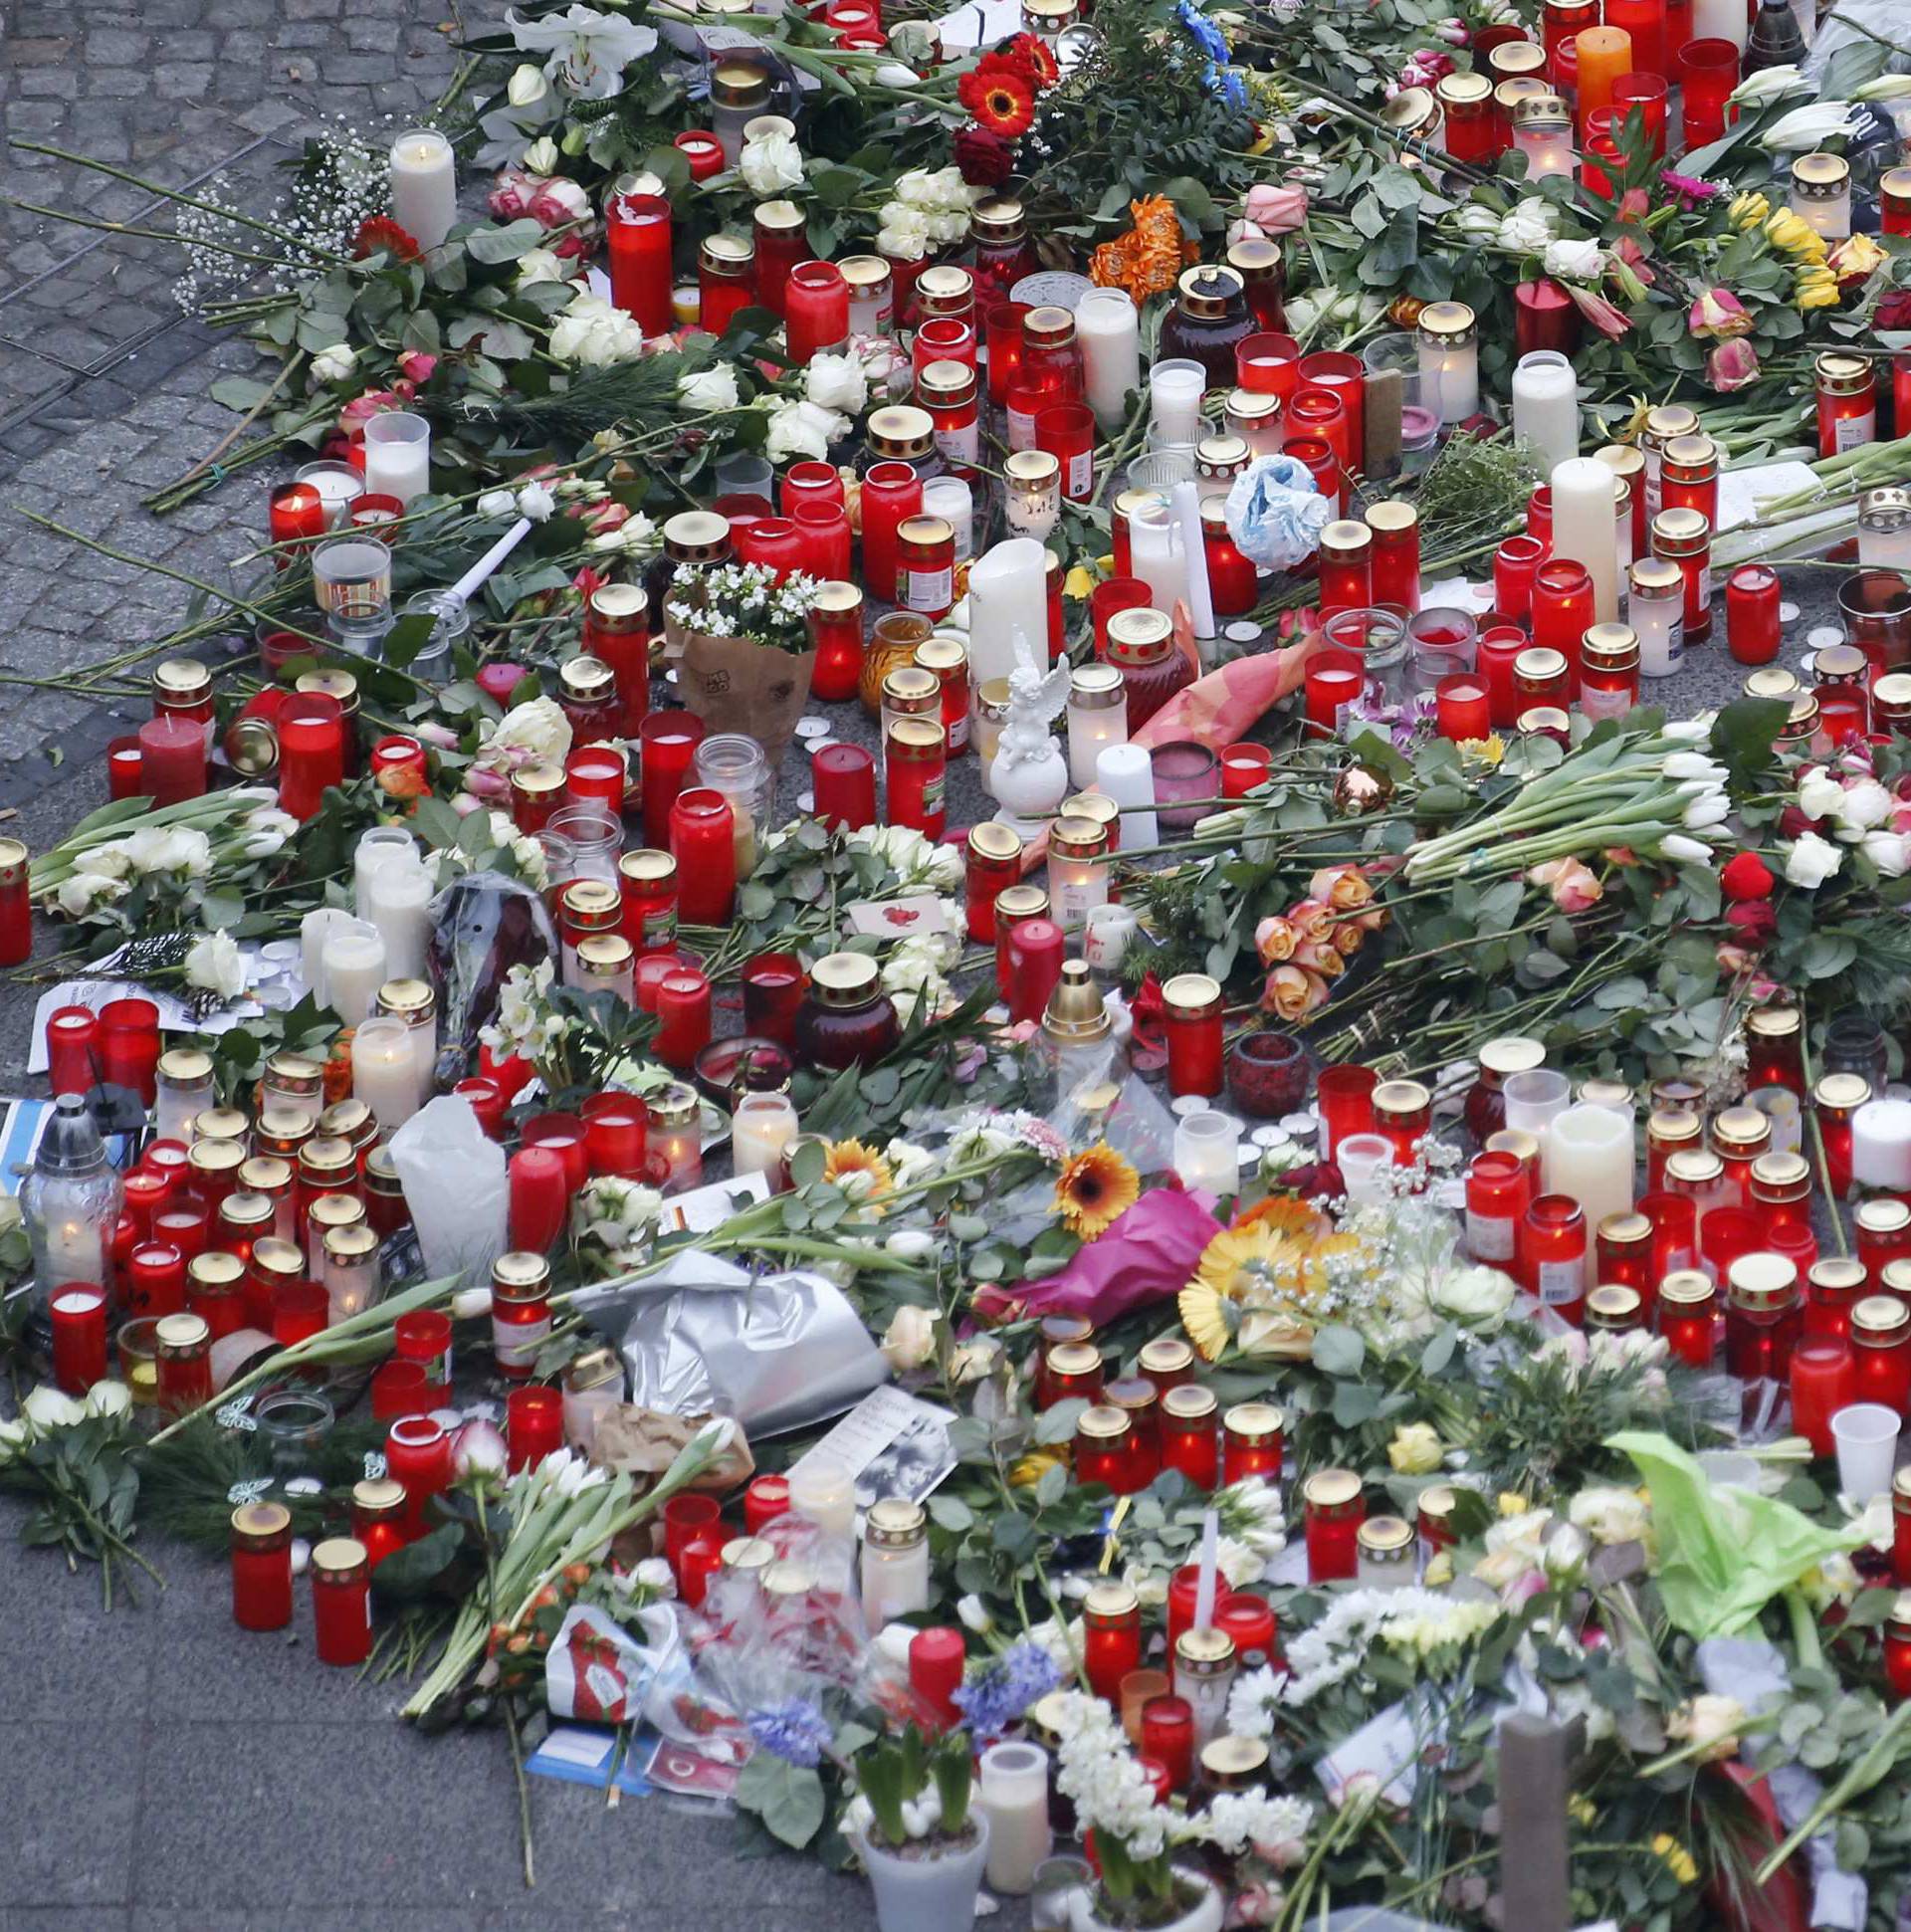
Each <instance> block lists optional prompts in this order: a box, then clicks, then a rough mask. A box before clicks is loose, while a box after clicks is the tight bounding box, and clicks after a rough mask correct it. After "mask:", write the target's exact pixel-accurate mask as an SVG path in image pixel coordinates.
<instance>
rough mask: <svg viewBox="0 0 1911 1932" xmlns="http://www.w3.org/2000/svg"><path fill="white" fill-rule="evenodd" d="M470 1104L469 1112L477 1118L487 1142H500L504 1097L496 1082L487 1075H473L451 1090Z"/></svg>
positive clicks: (502, 1131)
mask: <svg viewBox="0 0 1911 1932" xmlns="http://www.w3.org/2000/svg"><path fill="white" fill-rule="evenodd" d="M451 1091H452V1092H453V1093H454V1094H458V1095H460V1096H461V1097H462V1098H464V1099H465V1100H467V1101H469V1102H470V1103H471V1111H472V1112H473V1113H474V1114H476V1115H477V1116H478V1125H479V1127H480V1128H481V1129H482V1130H483V1132H484V1136H485V1139H486V1140H488V1141H496V1140H500V1139H502V1138H503V1136H504V1129H505V1096H504V1094H503V1093H502V1092H501V1091H500V1089H499V1086H498V1083H497V1081H495V1080H493V1079H491V1078H490V1077H489V1076H488V1075H486V1074H482V1073H475V1074H473V1075H472V1076H471V1078H470V1079H469V1080H461V1081H459V1083H458V1084H457V1086H455V1087H454V1088H452V1090H451Z"/></svg>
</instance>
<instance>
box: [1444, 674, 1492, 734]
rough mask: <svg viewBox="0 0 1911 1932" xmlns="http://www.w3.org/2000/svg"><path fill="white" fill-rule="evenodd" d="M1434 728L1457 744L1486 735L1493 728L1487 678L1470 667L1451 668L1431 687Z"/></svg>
mask: <svg viewBox="0 0 1911 1932" xmlns="http://www.w3.org/2000/svg"><path fill="white" fill-rule="evenodd" d="M1433 709H1434V719H1435V724H1436V729H1437V730H1438V732H1439V734H1440V736H1441V737H1442V738H1450V739H1452V740H1453V741H1454V742H1455V743H1456V744H1457V743H1463V742H1465V741H1466V740H1469V739H1480V738H1485V737H1486V735H1487V734H1488V732H1490V731H1491V730H1492V723H1491V718H1492V707H1491V705H1490V703H1489V701H1488V697H1487V687H1486V680H1485V679H1484V678H1482V677H1480V676H1478V675H1477V674H1476V673H1474V672H1472V671H1453V672H1449V673H1448V674H1447V676H1445V677H1443V678H1442V679H1440V681H1439V682H1438V683H1437V684H1436V685H1435V686H1434V687H1433Z"/></svg>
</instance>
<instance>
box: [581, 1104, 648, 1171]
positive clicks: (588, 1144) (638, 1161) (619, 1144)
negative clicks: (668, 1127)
mask: <svg viewBox="0 0 1911 1932" xmlns="http://www.w3.org/2000/svg"><path fill="white" fill-rule="evenodd" d="M582 1112H583V1117H584V1152H585V1153H586V1154H587V1155H588V1156H589V1159H590V1172H591V1173H592V1174H593V1175H615V1176H617V1177H618V1178H619V1179H622V1180H625V1181H641V1180H642V1179H643V1178H644V1157H645V1153H646V1149H647V1144H648V1137H649V1133H650V1115H649V1111H648V1110H647V1109H646V1108H645V1106H644V1103H643V1102H642V1101H641V1100H640V1099H638V1097H637V1096H636V1095H635V1094H620V1093H602V1094H592V1095H591V1096H590V1098H589V1099H588V1100H586V1101H585V1102H584V1104H583V1109H582Z"/></svg>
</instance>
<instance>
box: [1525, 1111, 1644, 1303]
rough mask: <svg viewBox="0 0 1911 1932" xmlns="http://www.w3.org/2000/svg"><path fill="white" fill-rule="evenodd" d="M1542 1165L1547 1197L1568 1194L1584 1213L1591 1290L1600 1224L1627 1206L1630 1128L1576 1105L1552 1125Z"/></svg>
mask: <svg viewBox="0 0 1911 1932" xmlns="http://www.w3.org/2000/svg"><path fill="white" fill-rule="evenodd" d="M1544 1164H1545V1174H1546V1190H1547V1192H1548V1193H1550V1194H1571V1195H1572V1196H1573V1198H1574V1199H1575V1200H1577V1201H1578V1202H1579V1203H1580V1205H1581V1207H1582V1208H1584V1209H1585V1210H1586V1279H1587V1285H1588V1286H1589V1287H1591V1286H1592V1285H1593V1283H1595V1282H1596V1281H1597V1279H1598V1273H1597V1269H1598V1252H1597V1249H1598V1242H1597V1238H1596V1235H1597V1229H1598V1225H1599V1223H1600V1221H1602V1220H1603V1219H1604V1218H1605V1217H1606V1215H1608V1214H1623V1213H1625V1212H1626V1211H1627V1210H1628V1209H1629V1208H1630V1207H1631V1205H1632V1167H1633V1153H1632V1123H1631V1121H1630V1120H1629V1119H1626V1118H1625V1117H1624V1116H1622V1115H1619V1114H1615V1113H1613V1112H1612V1110H1611V1109H1610V1108H1608V1107H1593V1106H1589V1105H1588V1104H1586V1103H1585V1102H1584V1101H1582V1102H1581V1103H1580V1104H1579V1105H1578V1106H1575V1107H1569V1108H1567V1110H1566V1111H1565V1112H1564V1113H1563V1114H1561V1115H1559V1116H1558V1117H1557V1118H1556V1119H1555V1120H1554V1122H1553V1125H1552V1127H1551V1128H1550V1129H1549V1130H1548V1133H1547V1137H1546V1151H1545V1156H1544Z"/></svg>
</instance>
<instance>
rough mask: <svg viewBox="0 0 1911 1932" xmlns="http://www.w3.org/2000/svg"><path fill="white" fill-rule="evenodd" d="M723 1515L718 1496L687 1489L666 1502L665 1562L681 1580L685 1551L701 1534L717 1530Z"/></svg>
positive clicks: (673, 1574) (671, 1571)
mask: <svg viewBox="0 0 1911 1932" xmlns="http://www.w3.org/2000/svg"><path fill="white" fill-rule="evenodd" d="M722 1515H723V1512H722V1510H721V1509H720V1508H719V1506H718V1502H717V1498H716V1497H715V1496H706V1495H704V1494H703V1493H702V1492H701V1491H698V1490H687V1491H685V1492H683V1493H682V1494H680V1495H676V1496H673V1497H672V1498H671V1499H670V1501H669V1502H667V1503H666V1504H665V1505H664V1561H665V1562H666V1563H668V1564H669V1565H670V1573H671V1575H672V1576H673V1577H676V1578H677V1579H678V1580H679V1581H680V1582H681V1581H682V1578H683V1564H684V1552H685V1550H686V1549H688V1548H689V1547H690V1545H691V1544H692V1543H693V1542H695V1541H696V1539H697V1538H698V1537H700V1536H707V1535H709V1534H710V1532H711V1531H713V1530H714V1529H716V1527H717V1525H718V1522H719V1520H720V1519H721V1517H722Z"/></svg>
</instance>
